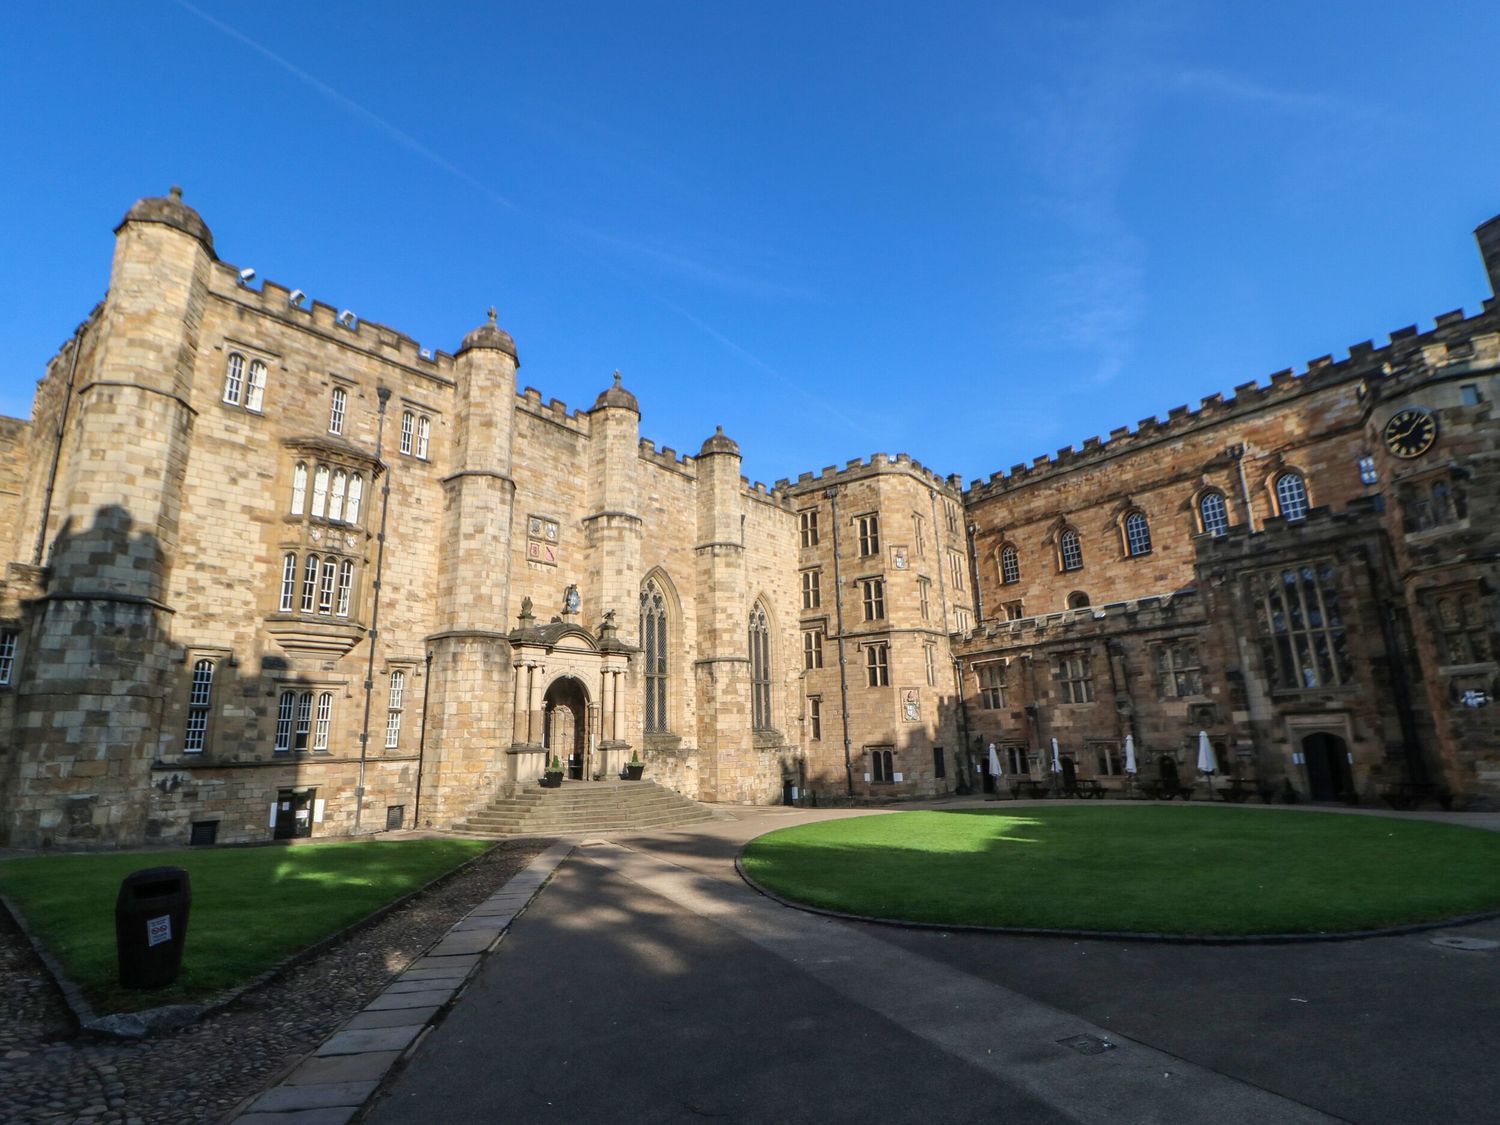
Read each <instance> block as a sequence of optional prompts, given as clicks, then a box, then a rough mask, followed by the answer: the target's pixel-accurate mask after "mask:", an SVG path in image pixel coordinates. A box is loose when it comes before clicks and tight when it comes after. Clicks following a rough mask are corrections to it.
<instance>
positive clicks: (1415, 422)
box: [1384, 409, 1437, 457]
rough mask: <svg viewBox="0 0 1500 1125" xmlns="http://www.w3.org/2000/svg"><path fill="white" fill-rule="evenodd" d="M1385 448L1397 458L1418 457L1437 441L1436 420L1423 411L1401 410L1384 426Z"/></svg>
mask: <svg viewBox="0 0 1500 1125" xmlns="http://www.w3.org/2000/svg"><path fill="white" fill-rule="evenodd" d="M1384 434H1385V447H1386V448H1387V449H1389V450H1390V451H1391V452H1392V453H1393V454H1395V455H1396V456H1397V457H1420V456H1422V454H1424V453H1426V452H1427V451H1428V450H1429V449H1431V448H1432V443H1433V442H1435V441H1437V419H1436V418H1434V417H1433V416H1432V415H1431V414H1429V413H1427V411H1425V410H1417V409H1409V410H1403V411H1401V412H1400V413H1398V414H1394V415H1392V416H1391V420H1390V421H1389V422H1387V423H1386V424H1385V431H1384Z"/></svg>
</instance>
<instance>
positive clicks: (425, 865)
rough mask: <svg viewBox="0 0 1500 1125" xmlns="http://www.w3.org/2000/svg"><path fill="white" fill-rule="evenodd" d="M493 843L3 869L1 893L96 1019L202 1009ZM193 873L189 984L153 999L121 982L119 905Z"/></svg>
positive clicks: (255, 851) (320, 847)
mask: <svg viewBox="0 0 1500 1125" xmlns="http://www.w3.org/2000/svg"><path fill="white" fill-rule="evenodd" d="M489 846H490V845H489V844H488V843H486V842H483V841H478V840H400V841H379V842H377V841H371V842H363V843H349V844H315V845H308V846H302V847H264V848H225V849H215V850H207V849H198V848H193V849H174V850H170V851H158V852H132V853H128V854H98V855H58V856H41V857H36V858H28V859H13V860H6V861H3V862H0V893H4V894H5V895H6V896H7V897H9V898H10V899H11V901H12V902H14V903H15V904H16V905H17V906H18V907H19V908H20V909H21V911H22V913H24V914H25V916H26V920H27V923H28V924H29V925H30V926H31V928H32V930H33V931H34V932H35V933H36V934H37V935H38V936H39V937H40V938H41V939H42V941H43V942H44V943H46V946H47V949H48V950H49V951H50V952H51V953H52V955H53V956H54V957H56V958H57V959H58V960H59V961H61V962H62V964H63V966H64V967H65V968H66V969H67V971H68V974H69V975H70V976H71V977H72V978H73V979H74V980H75V981H77V982H78V984H79V985H81V986H82V987H83V989H84V991H85V993H87V994H88V997H89V1000H90V1002H91V1003H93V1004H94V1006H95V1008H96V1009H97V1010H99V1011H100V1012H117V1011H130V1010H134V1009H137V1008H148V1007H154V1006H155V1005H157V1004H169V1003H178V1002H182V1001H186V1000H201V999H203V998H205V997H208V996H212V995H214V994H215V993H217V992H220V991H222V990H224V989H226V988H229V987H232V986H233V985H236V984H240V983H242V982H244V981H246V980H248V979H250V978H252V977H254V976H256V975H257V974H258V973H262V972H264V971H265V970H266V969H269V968H270V967H271V966H272V965H274V964H276V962H278V961H280V960H281V959H282V958H284V957H286V956H288V955H289V954H292V953H295V952H296V951H297V950H299V949H303V948H306V947H307V946H309V945H312V944H313V943H314V942H316V941H318V940H319V939H320V938H323V937H325V936H327V935H328V934H331V933H334V932H336V931H338V930H340V929H343V928H344V927H345V926H348V925H351V924H352V923H354V922H357V921H359V920H360V919H361V918H363V917H365V916H366V915H367V914H370V913H371V912H372V911H374V910H375V909H377V908H378V907H380V906H382V905H384V904H385V903H387V902H390V901H391V900H392V899H396V898H399V897H401V896H402V895H404V894H407V893H409V892H410V891H413V890H416V889H417V888H418V887H421V886H422V885H423V884H425V883H427V882H429V881H431V880H432V879H435V878H436V877H437V876H439V875H441V874H443V872H445V871H448V870H451V869H452V868H454V867H456V866H458V865H459V864H460V863H463V862H464V861H465V860H467V859H470V858H472V857H473V856H475V855H478V854H479V853H480V852H482V851H484V850H485V849H486V848H488V847H489ZM161 866H173V867H182V868H185V869H186V870H187V872H188V876H189V878H190V879H191V881H192V893H193V900H192V907H191V912H190V914H189V916H188V929H187V943H186V946H185V948H184V953H183V962H182V975H181V976H180V977H179V978H178V979H177V983H176V984H173V985H171V986H169V987H167V988H164V989H158V990H155V991H150V992H126V991H124V990H122V989H120V988H119V987H118V986H117V984H116V977H117V968H116V965H117V962H116V956H115V896H116V895H117V894H118V893H119V889H120V880H121V879H122V878H123V877H124V876H126V875H128V874H129V873H130V872H132V871H137V870H140V869H141V868H145V867H161Z"/></svg>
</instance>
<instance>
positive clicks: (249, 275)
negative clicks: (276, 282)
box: [240, 266, 255, 285]
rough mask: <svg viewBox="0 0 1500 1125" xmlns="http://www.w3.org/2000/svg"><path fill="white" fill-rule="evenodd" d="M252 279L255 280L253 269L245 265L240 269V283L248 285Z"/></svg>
mask: <svg viewBox="0 0 1500 1125" xmlns="http://www.w3.org/2000/svg"><path fill="white" fill-rule="evenodd" d="M254 280H255V271H254V270H253V269H251V268H250V267H249V266H246V267H245V268H244V269H242V270H240V284H241V285H249V284H250V283H251V282H252V281H254Z"/></svg>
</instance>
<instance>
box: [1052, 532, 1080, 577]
mask: <svg viewBox="0 0 1500 1125" xmlns="http://www.w3.org/2000/svg"><path fill="white" fill-rule="evenodd" d="M1057 550H1058V554H1059V555H1060V556H1061V560H1062V568H1063V569H1064V570H1082V569H1083V544H1082V543H1080V542H1079V539H1078V532H1076V531H1074V530H1073V529H1072V528H1071V527H1070V528H1068V529H1067V530H1065V531H1064V532H1063V533H1062V535H1060V536H1059V537H1058V540H1057Z"/></svg>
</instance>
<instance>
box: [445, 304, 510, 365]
mask: <svg viewBox="0 0 1500 1125" xmlns="http://www.w3.org/2000/svg"><path fill="white" fill-rule="evenodd" d="M495 315H496V314H495V306H494V305H491V306H490V308H489V316H488V318H487V319H486V320H485V322H484V323H483V324H481V325H480V326H479V327H478V328H476V329H474V331H472V332H470V333H469V334H468V335H467V336H465V337H464V340H463V343H462V344H460V345H459V348H458V354H459V355H462V354H463V353H464V352H467V351H472V350H473V349H475V348H490V349H492V350H494V351H497V352H504V353H505V354H506V355H508V356H510V358H511V359H513V360H515V361H516V366H517V367H519V366H520V365H521V359H520V356H518V355H517V354H516V342H515V341H514V340H512V339H511V337H510V333H509V332H507V331H505V329H503V328H501V327H500V326H499V325H498V324H496V323H495Z"/></svg>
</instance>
